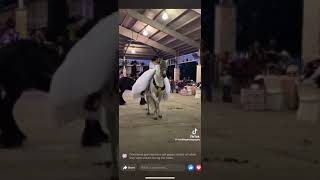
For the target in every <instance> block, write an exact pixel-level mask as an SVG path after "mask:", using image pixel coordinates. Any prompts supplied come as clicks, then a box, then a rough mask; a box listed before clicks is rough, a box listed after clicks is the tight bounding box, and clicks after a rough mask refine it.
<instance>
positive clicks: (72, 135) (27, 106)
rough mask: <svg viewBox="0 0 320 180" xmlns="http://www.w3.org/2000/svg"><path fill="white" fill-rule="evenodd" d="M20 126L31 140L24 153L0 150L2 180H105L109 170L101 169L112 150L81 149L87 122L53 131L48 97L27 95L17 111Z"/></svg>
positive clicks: (32, 93) (102, 148) (23, 150)
mask: <svg viewBox="0 0 320 180" xmlns="http://www.w3.org/2000/svg"><path fill="white" fill-rule="evenodd" d="M15 116H16V119H17V121H18V124H19V125H20V127H21V128H22V129H23V131H24V132H25V133H26V134H27V136H28V140H27V141H26V144H25V146H24V147H23V148H21V149H12V150H3V149H0V179H3V180H23V179H30V180H57V179H59V180H89V179H90V180H105V179H106V177H108V175H109V170H108V169H107V168H106V167H105V166H103V165H101V163H102V162H103V161H104V160H108V159H110V155H109V152H110V150H109V146H108V145H107V144H106V145H105V146H104V147H101V148H89V149H84V148H82V147H81V146H80V141H81V135H82V130H83V128H84V121H74V122H73V123H70V124H68V125H67V126H66V127H63V128H59V129H58V128H53V126H52V124H51V122H50V120H49V118H48V97H47V95H46V94H44V93H40V92H28V93H25V94H24V95H23V96H22V97H21V99H20V100H19V101H18V103H17V104H16V107H15Z"/></svg>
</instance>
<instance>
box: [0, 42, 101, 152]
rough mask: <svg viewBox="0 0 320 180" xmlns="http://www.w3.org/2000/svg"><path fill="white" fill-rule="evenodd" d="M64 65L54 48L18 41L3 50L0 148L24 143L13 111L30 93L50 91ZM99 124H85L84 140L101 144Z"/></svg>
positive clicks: (0, 80) (1, 61)
mask: <svg viewBox="0 0 320 180" xmlns="http://www.w3.org/2000/svg"><path fill="white" fill-rule="evenodd" d="M62 62H63V58H62V57H61V56H59V54H58V52H57V51H56V49H55V48H54V47H52V48H51V47H48V46H47V45H43V44H39V43H36V42H34V41H31V40H19V41H17V42H14V43H12V44H9V45H7V46H5V47H2V48H0V87H1V93H0V94H1V96H0V97H1V99H0V147H2V148H13V147H19V146H21V145H22V144H23V142H24V140H25V139H26V136H25V134H24V133H23V132H22V131H21V129H20V128H19V127H18V126H17V124H16V122H15V119H14V115H13V108H14V106H15V104H16V102H17V100H18V99H19V98H20V96H21V95H22V93H23V92H25V91H27V90H31V89H36V90H40V91H43V92H49V89H50V84H51V78H52V76H53V74H54V73H55V71H56V70H57V69H58V67H59V66H60V65H61V64H62ZM97 123H98V124H96V125H94V126H93V125H90V126H89V125H88V124H86V127H85V129H84V132H83V136H82V138H83V140H86V141H90V142H91V141H95V143H96V144H98V143H99V142H98V141H103V138H106V135H105V134H104V133H103V131H102V129H101V126H100V124H99V122H98V121H97ZM98 136H100V137H99V138H98ZM102 137H103V138H102ZM97 139H98V141H97ZM91 144H92V143H91Z"/></svg>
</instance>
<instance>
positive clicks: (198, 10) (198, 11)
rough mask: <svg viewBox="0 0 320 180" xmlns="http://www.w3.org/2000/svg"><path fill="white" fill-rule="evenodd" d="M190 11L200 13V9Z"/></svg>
mask: <svg viewBox="0 0 320 180" xmlns="http://www.w3.org/2000/svg"><path fill="white" fill-rule="evenodd" d="M192 11H194V12H196V13H198V14H201V9H192Z"/></svg>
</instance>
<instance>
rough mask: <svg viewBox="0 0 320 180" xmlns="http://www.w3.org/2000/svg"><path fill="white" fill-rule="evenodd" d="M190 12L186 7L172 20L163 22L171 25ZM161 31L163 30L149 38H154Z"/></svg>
mask: <svg viewBox="0 0 320 180" xmlns="http://www.w3.org/2000/svg"><path fill="white" fill-rule="evenodd" d="M187 12H188V9H184V10H183V11H182V12H181V13H180V14H178V15H177V16H175V17H174V18H172V19H171V20H167V21H165V22H164V23H163V24H164V25H166V26H169V25H170V24H171V23H172V22H174V21H176V20H177V19H179V18H180V17H182V16H184V15H185V14H186V13H187ZM159 32H161V31H160V30H159V29H158V31H157V32H156V33H154V34H152V35H151V36H150V37H149V38H153V37H154V36H155V35H157V34H158V33H159Z"/></svg>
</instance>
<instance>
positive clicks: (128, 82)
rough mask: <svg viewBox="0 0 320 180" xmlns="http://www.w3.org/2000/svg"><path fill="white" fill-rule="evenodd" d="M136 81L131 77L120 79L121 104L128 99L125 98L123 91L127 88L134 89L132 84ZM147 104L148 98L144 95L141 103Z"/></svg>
mask: <svg viewBox="0 0 320 180" xmlns="http://www.w3.org/2000/svg"><path fill="white" fill-rule="evenodd" d="M134 83H135V80H134V79H133V78H130V77H122V78H120V79H119V93H120V96H119V97H120V105H125V104H126V101H125V100H124V99H123V93H124V92H125V91H126V90H132V86H133V85H134ZM141 95H143V93H141ZM145 104H146V100H145V99H144V98H143V97H141V100H140V105H145Z"/></svg>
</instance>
